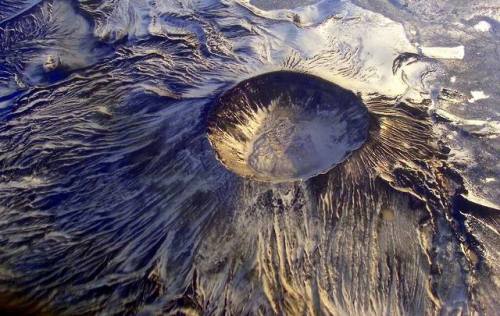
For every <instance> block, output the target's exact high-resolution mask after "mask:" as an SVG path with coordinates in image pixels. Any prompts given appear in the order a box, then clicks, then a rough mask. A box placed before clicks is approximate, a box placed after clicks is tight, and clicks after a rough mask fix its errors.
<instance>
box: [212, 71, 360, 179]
mask: <svg viewBox="0 0 500 316" xmlns="http://www.w3.org/2000/svg"><path fill="white" fill-rule="evenodd" d="M368 130H369V114H368V110H367V108H366V106H365V105H364V104H363V103H362V101H361V99H360V98H359V97H358V96H356V95H355V94H354V93H353V92H351V91H349V90H346V89H344V88H342V87H340V86H338V85H336V84H334V83H331V82H329V81H326V80H324V79H321V78H319V77H316V76H313V75H309V74H304V73H297V72H290V71H277V72H271V73H266V74H262V75H259V76H256V77H253V78H250V79H248V80H245V81H242V82H240V83H239V84H237V85H236V86H234V87H233V88H231V89H229V90H228V91H226V92H225V93H223V94H222V95H221V96H220V97H219V98H218V99H217V101H216V104H215V106H214V108H213V110H212V112H211V113H210V115H209V117H208V139H209V141H210V144H211V146H212V147H213V149H214V151H215V153H216V155H217V158H218V159H219V160H220V161H221V162H222V164H223V165H224V166H225V167H226V168H227V169H229V170H230V171H232V172H234V173H236V174H237V175H239V176H242V177H245V178H251V179H254V180H258V181H266V182H288V181H297V180H305V179H308V178H311V177H313V176H315V175H318V174H322V173H326V172H328V171H329V170H330V169H332V168H334V167H335V166H336V165H338V164H340V163H342V162H343V161H345V160H346V159H347V158H348V157H349V155H350V154H351V153H352V152H353V151H355V150H356V149H358V148H360V147H361V146H362V145H363V143H364V142H365V141H366V139H367V138H368Z"/></svg>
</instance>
